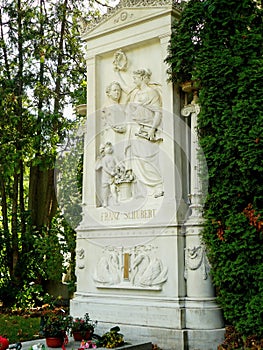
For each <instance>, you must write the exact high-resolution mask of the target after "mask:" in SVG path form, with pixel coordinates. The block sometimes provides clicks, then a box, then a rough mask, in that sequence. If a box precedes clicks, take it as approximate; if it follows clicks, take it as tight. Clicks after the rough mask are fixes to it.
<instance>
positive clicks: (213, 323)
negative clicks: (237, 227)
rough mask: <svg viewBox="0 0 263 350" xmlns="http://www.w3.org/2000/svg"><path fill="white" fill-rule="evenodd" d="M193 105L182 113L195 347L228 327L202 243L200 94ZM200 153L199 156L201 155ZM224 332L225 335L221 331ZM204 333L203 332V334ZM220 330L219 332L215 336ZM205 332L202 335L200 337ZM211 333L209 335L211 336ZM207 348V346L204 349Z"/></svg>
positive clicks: (189, 309)
mask: <svg viewBox="0 0 263 350" xmlns="http://www.w3.org/2000/svg"><path fill="white" fill-rule="evenodd" d="M193 94H194V95H193V96H194V97H193V101H192V102H191V103H190V104H188V105H186V106H184V108H183V109H182V111H181V113H182V115H183V116H185V117H189V118H191V137H190V153H191V154H190V157H189V158H190V191H191V192H190V194H189V199H190V209H191V213H190V216H189V218H188V219H187V221H186V222H185V237H186V238H185V244H186V246H185V279H186V290H187V296H186V305H185V306H186V328H187V329H189V330H191V331H188V342H189V343H194V341H195V337H196V334H197V330H198V336H199V337H202V334H201V333H203V337H204V339H206V338H207V336H209V337H212V338H213V339H214V341H217V342H218V344H219V343H220V340H221V339H222V337H223V330H222V327H224V323H223V318H222V314H221V309H220V308H219V307H218V306H217V304H216V301H215V290H214V287H213V285H212V281H211V277H210V273H209V272H210V265H209V262H208V259H207V257H206V251H205V246H204V244H203V243H202V241H201V232H202V228H203V218H202V208H203V206H202V202H203V200H204V198H203V197H204V196H205V191H206V189H205V188H202V184H201V181H200V176H199V172H200V152H199V151H200V150H199V144H198V135H197V116H198V114H199V112H200V106H199V104H198V95H197V91H194V92H193ZM198 153H199V155H198ZM220 328H221V331H220V330H219V329H220ZM201 329H202V331H200V330H201ZM212 330H218V331H217V332H211V331H212ZM200 332H201V333H200ZM207 332H208V333H209V335H207ZM205 348H207V347H205V346H204V349H205Z"/></svg>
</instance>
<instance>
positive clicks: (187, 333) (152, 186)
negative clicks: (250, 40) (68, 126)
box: [71, 0, 224, 350]
mask: <svg viewBox="0 0 263 350" xmlns="http://www.w3.org/2000/svg"><path fill="white" fill-rule="evenodd" d="M177 6H178V5H175V4H173V2H172V1H169V0H162V1H152V0H147V1H132V0H130V1H127V0H126V1H120V4H119V5H118V6H117V7H116V8H115V9H113V10H111V11H110V12H109V13H107V14H106V15H104V16H103V17H102V18H101V19H100V20H98V22H97V23H93V24H91V25H89V26H88V27H85V28H84V29H83V40H84V41H85V42H86V59H87V70H88V98H87V122H86V131H85V146H84V147H85V148H84V174H83V220H82V222H81V224H80V226H79V227H78V229H77V251H76V253H77V254H76V256H77V261H76V276H77V290H76V293H75V296H74V298H73V300H72V301H71V314H72V315H73V316H81V315H83V314H84V313H86V312H89V313H90V316H91V318H92V319H96V320H98V329H97V331H98V332H103V331H106V330H108V329H109V328H111V327H112V326H114V325H119V326H120V328H121V333H123V334H124V335H125V339H126V340H127V341H131V342H149V341H151V342H153V343H157V344H158V345H159V346H160V347H161V348H162V349H164V350H165V349H192V350H193V349H195V350H197V349H200V350H201V349H202V350H209V349H211V350H212V349H216V348H217V345H218V344H219V343H220V342H221V340H222V339H223V334H224V329H223V326H224V325H223V321H222V316H221V312H220V309H219V308H218V307H217V305H216V303H215V298H214V290H213V287H212V284H211V280H210V276H209V270H210V266H209V263H208V261H207V258H206V254H205V248H204V247H203V245H202V244H201V241H200V230H201V228H202V217H201V210H200V209H201V204H200V203H201V197H202V194H203V192H202V191H203V190H202V188H201V185H200V184H199V180H198V173H197V168H198V164H197V156H196V152H197V148H198V143H197V137H196V133H195V125H196V118H197V115H198V113H199V106H198V103H197V100H196V99H194V100H193V102H192V103H190V104H189V105H187V106H184V102H183V100H184V99H183V96H181V95H183V94H180V92H179V89H178V88H174V87H173V85H172V84H171V83H168V82H167V79H168V77H167V74H166V70H167V66H166V65H165V64H164V59H165V58H166V56H167V47H168V44H169V40H170V36H171V25H172V22H173V20H174V19H176V18H179V15H180V11H179V8H178V7H177ZM189 126H190V128H189ZM190 170H191V171H190ZM189 193H190V194H191V196H190V197H191V204H190V209H189V205H188V204H189V203H188V194H189Z"/></svg>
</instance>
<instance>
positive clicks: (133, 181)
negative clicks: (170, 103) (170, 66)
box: [96, 50, 164, 207]
mask: <svg viewBox="0 0 263 350" xmlns="http://www.w3.org/2000/svg"><path fill="white" fill-rule="evenodd" d="M127 66H128V59H127V57H126V55H125V54H124V53H123V52H122V51H121V50H118V51H117V52H116V53H115V55H114V58H113V69H114V71H115V72H116V75H117V77H118V80H117V79H116V80H113V81H112V82H110V83H109V84H108V85H107V86H106V91H105V94H106V96H107V99H108V102H107V104H106V105H105V106H104V107H103V108H102V110H101V113H100V118H101V120H100V125H101V132H100V137H99V143H100V146H99V154H97V163H96V171H97V172H98V175H97V179H100V180H98V181H99V183H100V184H99V186H100V192H101V193H100V197H101V198H100V205H99V206H103V207H108V206H110V205H116V204H118V203H121V202H124V201H127V200H132V199H136V198H140V197H151V198H159V197H162V196H164V190H163V179H162V173H161V169H160V165H159V147H160V143H161V142H162V141H163V138H162V96H161V88H160V84H158V83H153V82H152V72H151V71H150V69H148V68H139V69H136V70H133V71H132V72H129V70H128V72H127V73H128V77H129V78H130V80H132V84H128V83H126V81H125V80H124V78H123V77H122V74H121V73H122V71H126V70H127ZM126 78H127V74H126Z"/></svg>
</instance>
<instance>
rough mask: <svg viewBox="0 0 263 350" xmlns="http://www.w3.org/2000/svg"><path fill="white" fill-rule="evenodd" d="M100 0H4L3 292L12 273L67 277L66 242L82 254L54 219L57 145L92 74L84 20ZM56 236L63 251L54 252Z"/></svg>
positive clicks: (18, 280)
mask: <svg viewBox="0 0 263 350" xmlns="http://www.w3.org/2000/svg"><path fill="white" fill-rule="evenodd" d="M93 3H94V2H93V1H90V2H88V6H85V5H86V4H85V1H84V0H54V1H47V0H38V1H36V0H27V1H25V0H15V1H13V0H2V2H1V6H0V101H1V105H0V116H1V117H0V145H1V147H0V167H1V169H0V170H1V171H0V191H1V210H2V224H1V225H0V243H1V247H2V249H1V253H0V265H1V267H0V272H1V274H0V275H1V276H2V277H1V279H0V298H1V297H2V298H3V297H4V295H5V293H4V292H3V293H1V287H2V286H8V283H9V282H10V281H11V282H10V283H12V284H13V285H14V286H17V287H18V288H20V287H21V285H22V284H24V283H27V281H28V280H32V279H33V280H37V279H38V280H41V279H43V278H48V277H50V276H51V275H52V274H54V271H58V274H57V276H58V278H59V276H60V274H61V273H60V272H61V271H62V266H61V261H62V258H61V251H60V250H61V249H63V246H64V249H66V250H68V249H70V251H71V253H72V256H74V244H73V243H69V244H64V245H61V244H60V241H59V235H58V233H59V234H60V235H61V236H63V234H64V232H66V233H65V234H64V236H66V237H64V241H65V242H69V240H73V241H74V231H73V230H69V229H68V228H67V229H63V227H62V224H63V221H61V220H60V219H55V221H54V218H55V215H56V214H57V199H56V195H55V188H54V181H55V161H56V154H57V146H58V145H59V144H61V143H63V139H64V138H65V137H66V135H67V133H68V131H69V130H70V128H71V125H72V124H74V123H75V121H74V120H72V119H70V118H68V117H67V115H65V113H64V110H65V107H66V106H67V104H69V103H72V102H73V103H74V97H75V96H76V90H77V91H78V90H79V89H80V84H81V81H83V79H84V80H85V62H84V57H83V52H82V50H81V40H80V33H79V21H80V17H81V16H85V17H86V18H92V16H93V15H94V13H95V14H96V15H97V14H98V12H97V11H96V10H94V8H93ZM81 89H82V87H81ZM64 226H65V225H64ZM52 242H53V248H54V249H56V251H52V250H51V253H50V248H51V249H52ZM59 247H60V248H59ZM69 247H70V248H69ZM55 252H56V254H55ZM49 256H51V257H53V260H52V261H51V262H48V257H49ZM54 256H56V257H57V265H56V263H55V260H54ZM47 267H48V268H49V269H48V268H47ZM56 267H58V268H56ZM1 294H2V295H1ZM9 294H10V293H9Z"/></svg>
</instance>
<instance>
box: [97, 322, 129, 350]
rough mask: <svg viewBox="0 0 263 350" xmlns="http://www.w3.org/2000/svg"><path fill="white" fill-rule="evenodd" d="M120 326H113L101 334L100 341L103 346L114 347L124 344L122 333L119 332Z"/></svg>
mask: <svg viewBox="0 0 263 350" xmlns="http://www.w3.org/2000/svg"><path fill="white" fill-rule="evenodd" d="M119 331H120V327H119V326H115V327H113V328H111V329H110V331H109V332H107V333H105V334H103V336H102V337H101V339H100V343H101V345H102V346H103V347H105V348H111V349H112V348H116V347H118V346H122V345H123V344H124V337H123V334H121V333H119Z"/></svg>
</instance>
